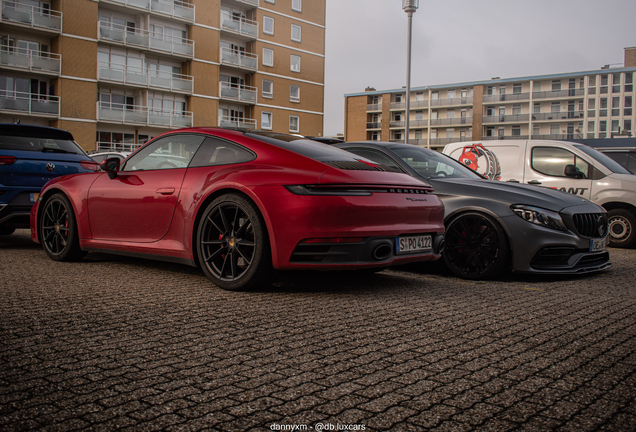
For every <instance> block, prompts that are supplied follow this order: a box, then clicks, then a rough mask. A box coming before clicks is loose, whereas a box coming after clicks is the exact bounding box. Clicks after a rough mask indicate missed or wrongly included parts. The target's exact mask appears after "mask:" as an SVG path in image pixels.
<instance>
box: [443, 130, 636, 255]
mask: <svg viewBox="0 0 636 432" xmlns="http://www.w3.org/2000/svg"><path fill="white" fill-rule="evenodd" d="M442 153H444V154H447V155H449V156H451V157H452V158H454V159H457V160H459V161H460V162H462V163H463V164H465V165H466V166H469V167H470V168H472V169H473V170H475V171H477V172H478V173H480V174H483V175H485V176H486V177H488V178H490V179H492V180H501V181H507V182H518V183H528V184H532V185H539V186H545V187H549V188H552V189H558V190H562V191H565V192H569V193H572V194H575V195H578V196H581V197H583V198H587V199H588V200H591V201H592V202H594V203H596V204H599V205H601V206H603V207H604V208H605V210H607V212H608V216H609V226H610V246H613V247H631V246H634V245H635V244H636V175H634V174H631V173H630V172H629V171H627V170H626V169H625V168H623V167H622V166H621V165H619V164H618V163H616V162H615V161H614V160H612V159H611V158H609V157H608V156H606V155H604V154H603V153H600V152H598V151H597V150H594V149H593V148H591V147H588V146H586V145H585V144H578V143H572V142H566V141H544V140H530V141H528V140H494V141H490V140H486V141H470V142H458V143H453V144H448V145H447V146H446V147H444V150H443V151H442Z"/></svg>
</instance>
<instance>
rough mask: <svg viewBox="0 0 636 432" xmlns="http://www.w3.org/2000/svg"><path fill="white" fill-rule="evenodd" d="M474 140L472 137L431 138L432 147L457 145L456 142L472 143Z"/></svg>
mask: <svg viewBox="0 0 636 432" xmlns="http://www.w3.org/2000/svg"><path fill="white" fill-rule="evenodd" d="M472 139H473V138H472V136H465V137H451V138H431V145H432V146H440V145H446V144H450V143H455V142H464V141H472Z"/></svg>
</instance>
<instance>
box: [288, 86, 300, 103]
mask: <svg viewBox="0 0 636 432" xmlns="http://www.w3.org/2000/svg"><path fill="white" fill-rule="evenodd" d="M294 87H295V88H297V89H298V91H297V92H296V94H297V96H296V97H294V92H293V89H294ZM289 100H290V102H296V103H299V102H300V86H299V85H295V84H291V85H290V86H289Z"/></svg>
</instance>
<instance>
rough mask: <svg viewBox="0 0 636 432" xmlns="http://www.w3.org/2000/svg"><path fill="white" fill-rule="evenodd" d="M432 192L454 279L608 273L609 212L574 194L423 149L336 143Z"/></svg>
mask: <svg viewBox="0 0 636 432" xmlns="http://www.w3.org/2000/svg"><path fill="white" fill-rule="evenodd" d="M335 147H338V148H342V149H345V150H348V151H350V152H352V153H355V154H357V155H358V156H361V157H364V158H366V159H370V160H373V161H375V162H377V163H379V164H383V165H384V166H389V167H391V168H392V169H393V170H395V171H399V172H404V173H407V174H409V175H411V176H413V177H415V178H418V179H420V180H422V181H424V182H426V183H429V184H430V185H432V186H433V188H434V190H435V193H436V194H437V196H438V197H439V198H440V199H441V200H442V202H443V203H444V206H445V209H446V210H445V215H444V222H445V225H446V248H445V250H444V252H443V257H444V261H445V262H446V264H447V265H448V267H449V268H450V270H451V271H452V272H453V273H455V274H456V275H457V276H460V277H462V278H466V279H488V278H492V277H495V276H498V275H500V274H501V273H502V272H504V271H506V270H508V269H512V270H514V271H516V272H528V273H588V272H594V271H599V270H603V269H606V268H608V267H609V266H610V265H611V264H610V262H609V254H608V252H607V251H606V250H605V246H606V244H607V238H608V222H607V213H606V212H605V210H604V209H603V208H602V207H600V206H598V205H596V204H593V203H592V202H590V201H588V200H586V199H582V198H580V197H576V196H574V195H572V194H569V193H566V192H561V191H557V190H552V189H548V188H542V187H536V186H530V185H523V184H514V183H504V182H498V181H492V180H486V179H485V178H483V177H482V176H480V175H479V174H477V173H476V172H474V171H472V170H471V169H470V168H468V167H466V166H464V165H462V164H461V163H459V162H458V161H456V160H455V159H451V158H450V157H448V156H446V155H443V154H441V153H438V152H435V151H432V150H429V149H425V148H422V147H418V146H414V145H409V144H398V143H378V142H353V143H346V144H336V145H335Z"/></svg>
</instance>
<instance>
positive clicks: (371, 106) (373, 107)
mask: <svg viewBox="0 0 636 432" xmlns="http://www.w3.org/2000/svg"><path fill="white" fill-rule="evenodd" d="M367 111H382V104H381V103H377V104H367Z"/></svg>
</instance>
